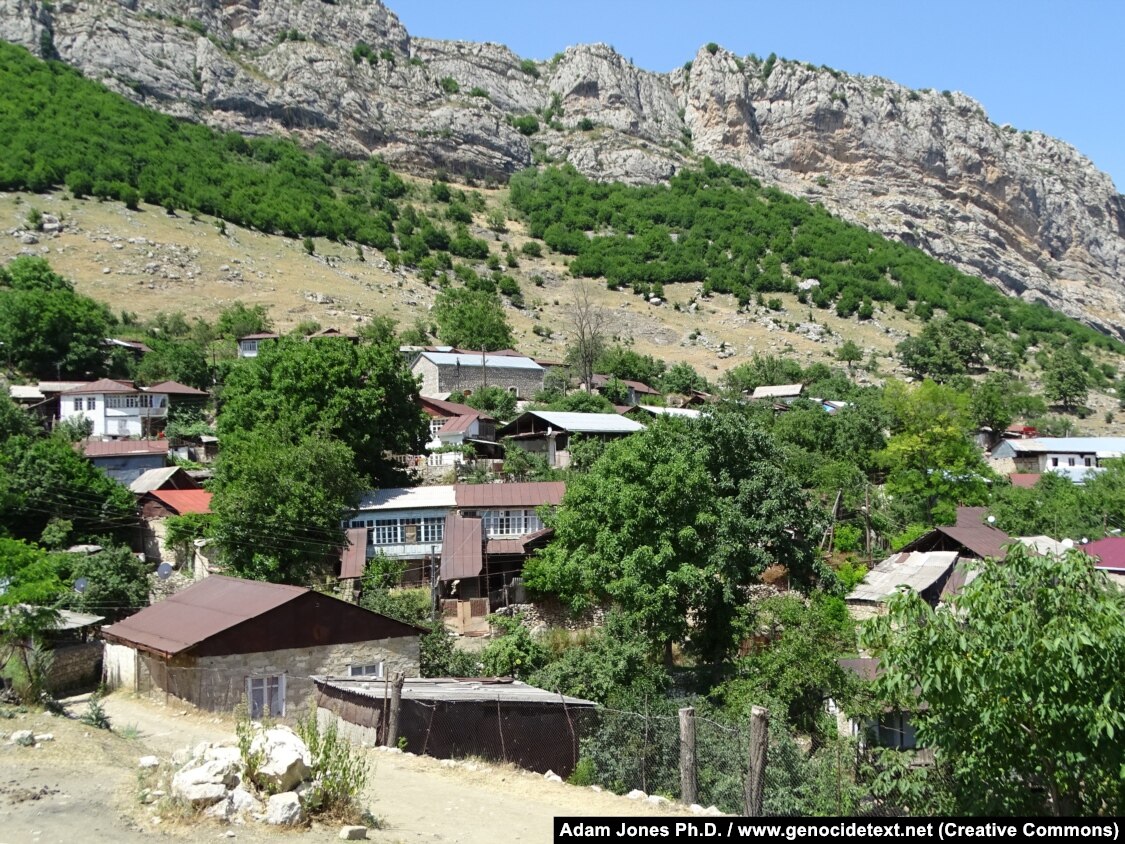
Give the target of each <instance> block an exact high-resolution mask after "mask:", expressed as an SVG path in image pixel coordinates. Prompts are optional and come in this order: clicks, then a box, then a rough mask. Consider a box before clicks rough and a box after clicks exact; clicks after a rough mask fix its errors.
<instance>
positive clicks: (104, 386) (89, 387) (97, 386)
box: [63, 378, 142, 395]
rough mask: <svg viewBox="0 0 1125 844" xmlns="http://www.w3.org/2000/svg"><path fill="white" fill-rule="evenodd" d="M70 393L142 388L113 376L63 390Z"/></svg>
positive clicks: (118, 391)
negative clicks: (117, 379)
mask: <svg viewBox="0 0 1125 844" xmlns="http://www.w3.org/2000/svg"><path fill="white" fill-rule="evenodd" d="M63 392H64V393H67V394H68V395H77V394H80V393H140V392H142V390H141V389H140V387H138V386H137V385H136V384H134V383H133V382H132V381H115V380H114V379H112V378H99V379H98V380H97V381H93V382H91V383H89V384H82V385H81V386H78V387H71V388H70V389H69V390H63Z"/></svg>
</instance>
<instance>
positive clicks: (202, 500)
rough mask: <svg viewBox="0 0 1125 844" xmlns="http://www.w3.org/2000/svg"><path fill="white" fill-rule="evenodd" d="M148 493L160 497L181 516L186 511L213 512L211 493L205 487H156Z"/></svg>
mask: <svg viewBox="0 0 1125 844" xmlns="http://www.w3.org/2000/svg"><path fill="white" fill-rule="evenodd" d="M146 494H147V495H151V496H152V497H153V498H156V499H159V500H160V501H161V502H162V503H163V504H165V505H166V506H167V507H168V508H169V509H170V510H174V511H176V512H177V513H179V514H180V515H181V516H182V515H184V514H185V513H210V512H211V493H209V492H208V491H207V490H205V489H154V490H152V491H151V492H148V493H146Z"/></svg>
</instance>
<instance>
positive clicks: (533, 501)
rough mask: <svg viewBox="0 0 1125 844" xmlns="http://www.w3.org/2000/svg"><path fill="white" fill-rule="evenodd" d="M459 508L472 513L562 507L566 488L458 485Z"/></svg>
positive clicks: (557, 483) (561, 485) (555, 485)
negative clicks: (495, 509)
mask: <svg viewBox="0 0 1125 844" xmlns="http://www.w3.org/2000/svg"><path fill="white" fill-rule="evenodd" d="M453 489H454V491H455V493H456V501H457V506H458V507H461V508H464V509H470V510H479V509H488V508H492V507H542V506H543V505H545V504H546V505H558V504H561V503H562V499H563V495H564V494H565V493H566V484H565V483H563V482H562V481H534V482H529V483H521V484H457V485H456V486H455V487H454V488H453Z"/></svg>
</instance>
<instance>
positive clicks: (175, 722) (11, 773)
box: [0, 694, 675, 844]
mask: <svg viewBox="0 0 1125 844" xmlns="http://www.w3.org/2000/svg"><path fill="white" fill-rule="evenodd" d="M68 707H69V709H70V711H71V712H72V713H73V714H75V715H78V714H81V713H82V712H83V711H85V709H86V699H85V698H77V699H72V700H71V701H69V702H68ZM104 707H105V710H106V713H107V714H108V715H109V717H110V721H111V723H112V725H113V731H112V732H107V731H105V730H97V729H93V728H91V727H87V726H86V725H84V724H82V723H80V722H79V721H77V720H74V719H68V718H61V717H56V716H51V715H47V714H45V713H34V714H26V715H20V716H18V717H17V718H15V719H12V720H0V731H3V732H4V733H5V734H6V733H10V732H13V731H15V730H18V729H32V730H34V731H35V732H36V733H44V732H50V733H52V734H54V736H55V740H54V741H51V742H44V743H42V745H41V746H40V747H38V748H23V747H15V746H13V745H8V744H6V743H4V742H2V741H0V844H24V842H32V843H33V844H54V842H59V844H63V842H65V844H72V842H75V841H82V842H94V844H97V842H112V844H137V843H138V842H153V841H155V840H163V841H169V842H204V841H207V842H215V841H220V840H236V841H248V842H255V844H257V842H266V841H275V840H277V839H278V832H277V830H275V829H270V828H264V827H262V826H259V825H256V824H247V825H245V826H233V827H223V826H219V825H218V824H216V823H212V822H205V823H192V824H185V823H182V822H176V821H175V820H174V819H158V818H157V817H156V814H155V811H154V810H153V809H152V807H150V806H143V805H141V804H140V803H139V802H138V795H137V787H138V786H137V760H138V758H139V757H141V756H144V755H148V754H154V755H156V756H159V757H161V758H162V759H168V758H169V757H171V755H172V754H173V753H174V752H175V751H177V750H179V749H181V748H185V747H192V746H194V745H196V744H198V743H199V742H201V741H214V742H223V743H230V742H233V740H234V721H233V719H232V718H230V717H228V716H215V715H212V714H210V713H200V712H197V711H195V710H192V709H190V708H185V707H183V706H182V705H180V706H176V705H163V704H161V703H160V702H157V701H149V700H146V699H140V698H133V697H130V696H127V695H120V694H118V695H112V696H110V697H109V698H107V699H106V700H105V702H104ZM368 753H369V758H370V763H371V778H370V783H369V785H368V788H367V790H366V792H365V794H364V795H363V803H364V804H365V805H366V806H368V807H369V808H370V810H371V812H372V814H373V815H375V816H376V817H377V818H379V819H380V821H381V826H382V828H381V829H378V830H372V831H371V833H370V838H371V839H372V840H374V841H379V842H383V844H418V843H420V842H426V844H443V842H450V843H451V842H460V843H461V844H493V842H495V841H496V840H497V837H498V836H500V837H503V839H504V840H505V841H508V842H526V844H534V842H548V841H550V840H551V830H552V820H553V818H554V817H555V816H556V815H636V814H648V815H668V814H670V813H672V812H673V811H675V810H674V809H673V808H671V807H667V808H665V807H658V806H651V805H647V804H645V803H638V802H635V801H631V800H627V799H625V798H623V797H618V796H616V795H611V794H604V793H596V792H594V791H592V790H590V789H588V788H579V787H576V786H571V785H566V784H564V783H551V782H548V781H546V780H545V779H544V778H543V777H542V776H539V775H537V774H532V773H529V772H526V771H522V770H520V769H517V768H515V767H512V766H494V765H488V764H483V763H476V762H453V761H451V760H436V759H429V758H426V757H415V756H410V755H406V754H397V753H385V752H379V751H376V750H370V751H368ZM338 831H339V829H338V827H337V826H335V825H331V826H329V825H323V826H320V825H314V826H313V827H312V828H311V829H308V830H305V831H302V832H297V833H288V834H285V835H284V840H285V841H287V842H292V843H293V844H313V842H318V843H319V842H323V844H327V842H329V841H333V840H336V836H337V833H338Z"/></svg>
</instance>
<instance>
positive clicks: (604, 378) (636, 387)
mask: <svg viewBox="0 0 1125 844" xmlns="http://www.w3.org/2000/svg"><path fill="white" fill-rule="evenodd" d="M611 380H613V376H612V375H594V376H593V377H592V378H591V379H590V384H591V385H592V386H594V387H604V386H605V385H606V383H607V382H609V381H611ZM617 380H618V381H620V382H621V383H622V384H624V385H625V386H626V387H631V388H632V389H633V392H634V393H642V394H644V395H649V396H659V395H660V391H659V390H654V389H652V387H650V386H649V385H648V384H646V383H645V382H644V381H630V380H629V379H628V378H618V379H617Z"/></svg>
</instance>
